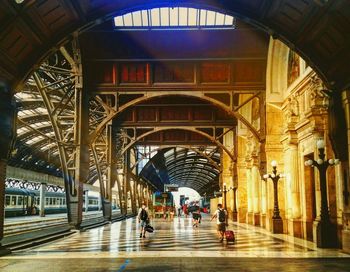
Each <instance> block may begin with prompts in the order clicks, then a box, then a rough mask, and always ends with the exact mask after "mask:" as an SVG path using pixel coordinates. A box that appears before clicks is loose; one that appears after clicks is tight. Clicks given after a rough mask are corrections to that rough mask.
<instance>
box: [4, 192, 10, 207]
mask: <svg viewBox="0 0 350 272" xmlns="http://www.w3.org/2000/svg"><path fill="white" fill-rule="evenodd" d="M10 204H11V196H9V195H7V196H6V200H5V205H6V206H9V205H10Z"/></svg>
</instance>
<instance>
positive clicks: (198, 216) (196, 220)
mask: <svg viewBox="0 0 350 272" xmlns="http://www.w3.org/2000/svg"><path fill="white" fill-rule="evenodd" d="M196 208H197V209H196V210H195V211H193V212H192V218H193V219H192V223H193V227H196V228H198V226H199V223H200V219H201V208H200V207H199V206H196Z"/></svg>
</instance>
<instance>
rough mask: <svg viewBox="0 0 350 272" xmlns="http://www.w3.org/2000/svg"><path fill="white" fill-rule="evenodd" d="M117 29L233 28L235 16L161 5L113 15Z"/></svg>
mask: <svg viewBox="0 0 350 272" xmlns="http://www.w3.org/2000/svg"><path fill="white" fill-rule="evenodd" d="M114 25H115V27H116V28H117V29H142V28H145V29H164V28H165V29H169V28H197V29H198V28H199V29H200V28H235V18H234V17H232V16H231V15H228V14H223V13H219V12H215V11H211V10H206V9H195V8H188V7H162V8H153V9H146V10H138V11H134V12H130V13H126V14H124V15H120V16H116V17H114Z"/></svg>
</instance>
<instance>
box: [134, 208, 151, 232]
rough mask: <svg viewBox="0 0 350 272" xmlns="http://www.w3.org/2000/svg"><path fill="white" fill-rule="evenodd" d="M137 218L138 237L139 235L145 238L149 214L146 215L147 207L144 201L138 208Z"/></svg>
mask: <svg viewBox="0 0 350 272" xmlns="http://www.w3.org/2000/svg"><path fill="white" fill-rule="evenodd" d="M137 218H138V220H139V223H140V227H141V233H140V238H141V237H143V238H146V226H147V224H148V221H149V216H148V208H147V207H146V204H145V203H142V207H141V208H140V209H139V213H138V215H137Z"/></svg>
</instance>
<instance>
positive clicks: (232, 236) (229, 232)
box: [225, 230, 235, 242]
mask: <svg viewBox="0 0 350 272" xmlns="http://www.w3.org/2000/svg"><path fill="white" fill-rule="evenodd" d="M225 237H226V241H227V242H234V241H235V233H234V232H233V231H232V230H227V231H225Z"/></svg>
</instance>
